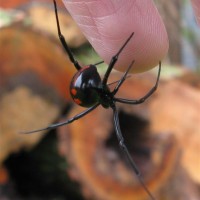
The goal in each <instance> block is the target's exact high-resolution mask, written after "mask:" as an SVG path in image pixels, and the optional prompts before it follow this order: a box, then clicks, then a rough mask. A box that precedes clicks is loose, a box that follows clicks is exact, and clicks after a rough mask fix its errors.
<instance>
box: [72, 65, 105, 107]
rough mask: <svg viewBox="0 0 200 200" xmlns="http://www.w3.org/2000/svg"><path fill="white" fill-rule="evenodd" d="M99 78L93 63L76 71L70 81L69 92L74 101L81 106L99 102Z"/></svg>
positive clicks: (89, 105)
mask: <svg viewBox="0 0 200 200" xmlns="http://www.w3.org/2000/svg"><path fill="white" fill-rule="evenodd" d="M100 87H101V78H100V75H99V73H98V71H97V68H96V66H95V65H89V66H85V67H83V68H82V69H81V70H79V71H77V73H76V74H75V75H74V77H73V78H72V81H71V85H70V93H71V96H72V98H73V100H74V102H75V103H76V104H78V105H80V106H83V107H91V106H93V105H94V104H96V103H97V102H99V93H98V89H99V88H100Z"/></svg>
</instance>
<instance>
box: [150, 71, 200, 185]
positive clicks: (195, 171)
mask: <svg viewBox="0 0 200 200" xmlns="http://www.w3.org/2000/svg"><path fill="white" fill-rule="evenodd" d="M192 77H193V78H192ZM199 83H200V78H198V79H197V76H195V75H194V76H191V74H190V75H189V76H184V77H183V78H182V81H180V80H171V81H169V82H167V83H166V84H164V85H163V86H162V89H161V90H160V91H159V93H158V96H157V98H156V99H155V101H153V102H152V104H151V106H150V110H151V116H152V124H151V125H152V129H153V130H154V132H159V131H161V130H162V131H163V132H166V131H167V132H169V131H170V132H172V133H173V134H174V136H175V137H176V138H177V140H178V143H179V145H180V148H181V151H182V156H181V163H182V166H183V168H184V169H186V171H187V172H188V173H189V176H190V177H191V178H192V179H193V180H194V181H195V182H196V183H198V184H200V156H199V152H200V126H199V124H200V114H199V110H200V90H199V88H200V84H199Z"/></svg>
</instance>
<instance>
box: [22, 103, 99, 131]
mask: <svg viewBox="0 0 200 200" xmlns="http://www.w3.org/2000/svg"><path fill="white" fill-rule="evenodd" d="M98 106H99V103H98V104H96V105H94V106H92V107H90V108H88V109H87V110H85V111H83V112H81V113H79V114H77V115H75V116H74V117H72V118H71V119H68V120H67V121H65V122H60V123H56V124H51V125H49V126H48V127H45V128H41V129H37V130H32V131H25V132H21V133H25V134H29V133H35V132H39V131H45V130H51V129H55V128H57V127H59V126H63V125H66V124H70V123H72V122H73V121H75V120H78V119H80V118H81V117H84V116H85V115H87V114H88V113H89V112H91V111H92V110H94V109H95V108H97V107H98Z"/></svg>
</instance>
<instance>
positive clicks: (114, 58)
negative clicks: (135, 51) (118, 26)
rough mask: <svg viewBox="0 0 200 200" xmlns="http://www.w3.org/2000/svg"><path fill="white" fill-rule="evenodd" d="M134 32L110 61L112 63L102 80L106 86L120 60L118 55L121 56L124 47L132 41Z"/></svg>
mask: <svg viewBox="0 0 200 200" xmlns="http://www.w3.org/2000/svg"><path fill="white" fill-rule="evenodd" d="M133 34H134V32H133V33H131V35H130V36H129V37H128V39H127V40H126V42H125V43H124V44H123V45H122V47H121V48H120V49H119V51H118V52H117V53H116V55H114V56H113V57H112V59H111V61H110V64H109V65H108V69H107V71H106V73H105V75H104V78H103V81H102V84H103V85H104V86H105V85H106V84H107V81H108V77H109V75H110V73H111V71H112V69H113V67H114V65H115V63H116V62H117V60H118V57H119V54H120V53H121V52H122V50H123V49H124V47H125V46H126V45H127V43H128V42H129V41H130V39H131V38H132V37H133Z"/></svg>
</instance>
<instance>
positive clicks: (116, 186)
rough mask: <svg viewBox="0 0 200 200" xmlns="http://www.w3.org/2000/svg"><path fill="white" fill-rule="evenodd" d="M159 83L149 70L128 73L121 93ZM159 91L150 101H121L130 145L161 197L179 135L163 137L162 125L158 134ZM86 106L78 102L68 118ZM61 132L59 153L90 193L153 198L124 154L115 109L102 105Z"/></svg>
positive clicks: (102, 197)
mask: <svg viewBox="0 0 200 200" xmlns="http://www.w3.org/2000/svg"><path fill="white" fill-rule="evenodd" d="M137 76H138V77H140V76H141V75H137ZM119 78H120V76H119V74H115V75H114V77H112V79H111V80H110V82H113V81H116V80H119ZM145 78H146V79H145ZM154 83H155V77H153V78H152V77H150V76H149V75H148V76H147V77H144V76H143V79H141V78H135V77H134V79H132V78H129V79H127V80H126V82H125V83H124V85H123V86H122V88H121V89H120V91H119V93H118V96H120V97H124V98H131V99H136V98H139V97H142V96H143V95H144V94H145V93H146V92H147V91H148V90H149V89H150V88H151V87H152V86H153V84H154ZM157 93H158V92H157ZM157 93H156V94H155V95H154V96H153V97H152V98H151V100H149V101H148V102H147V103H145V104H141V105H137V106H134V105H133V106H131V105H125V104H119V105H118V106H119V110H120V125H121V129H122V133H123V135H124V138H125V141H126V142H127V146H128V148H129V149H130V151H131V154H132V156H133V159H134V160H135V161H136V163H137V165H138V167H139V169H140V170H141V172H142V176H143V178H144V180H145V184H146V185H147V187H148V188H149V190H150V191H151V192H152V193H153V195H154V196H155V197H158V198H156V199H159V194H160V193H159V191H162V189H163V188H165V186H166V184H167V182H168V181H169V179H170V177H171V175H172V172H173V171H174V169H175V164H176V163H177V162H178V159H177V155H178V152H179V151H178V145H177V143H176V140H175V139H174V138H173V137H171V135H170V134H169V135H168V136H166V135H164V137H163V135H162V131H160V133H159V134H154V136H153V132H152V129H151V128H150V127H151V126H150V123H151V116H150V112H149V102H151V101H153V100H154V98H156V96H157ZM81 111H83V109H82V108H78V107H75V108H74V109H73V110H72V112H71V113H70V116H68V117H66V118H67V119H68V118H70V117H72V116H74V115H75V114H77V113H80V112H81ZM64 120H66V119H64ZM59 138H60V139H59V143H60V144H59V150H60V153H61V154H62V155H63V156H65V158H66V159H67V161H68V162H69V164H70V166H71V167H70V168H69V169H68V173H69V175H70V176H71V177H72V178H73V179H74V180H76V181H78V182H79V183H80V184H81V186H82V191H83V194H84V196H85V197H86V199H97V200H118V199H119V200H121V199H123V200H129V199H131V200H134V199H137V200H140V199H149V196H148V195H147V194H146V192H145V191H144V188H143V187H142V186H141V184H140V183H139V181H138V179H137V177H136V176H135V175H134V173H133V171H132V170H131V169H130V168H129V167H128V165H127V163H126V160H124V157H123V155H122V154H121V151H120V148H119V145H118V142H117V138H116V136H115V131H114V127H113V119H112V112H111V111H110V110H105V109H103V108H102V107H99V108H97V109H96V110H95V111H92V113H90V114H88V115H87V116H85V117H84V118H81V119H80V120H78V121H76V122H74V123H72V124H70V125H69V126H64V127H60V128H59Z"/></svg>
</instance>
